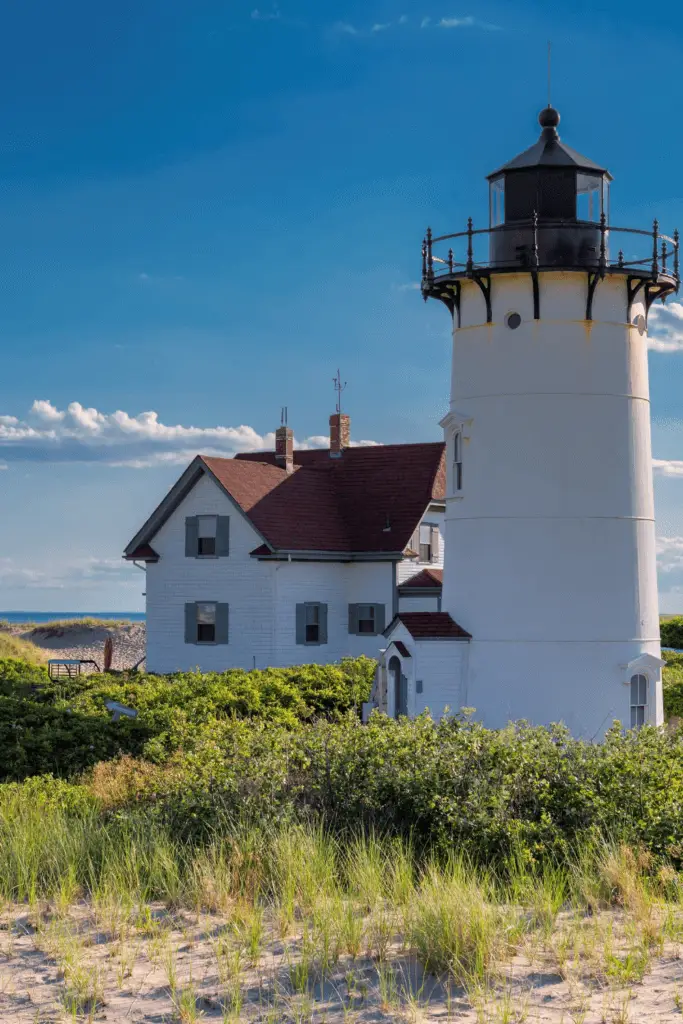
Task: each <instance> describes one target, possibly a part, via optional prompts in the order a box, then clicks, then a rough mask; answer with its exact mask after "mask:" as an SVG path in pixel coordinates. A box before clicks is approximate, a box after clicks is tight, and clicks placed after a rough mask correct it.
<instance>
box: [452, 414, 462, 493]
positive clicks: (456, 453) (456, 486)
mask: <svg viewBox="0 0 683 1024" xmlns="http://www.w3.org/2000/svg"><path fill="white" fill-rule="evenodd" d="M461 490H462V433H461V431H459V430H457V431H456V432H455V434H453V493H454V494H459V492H460V491H461Z"/></svg>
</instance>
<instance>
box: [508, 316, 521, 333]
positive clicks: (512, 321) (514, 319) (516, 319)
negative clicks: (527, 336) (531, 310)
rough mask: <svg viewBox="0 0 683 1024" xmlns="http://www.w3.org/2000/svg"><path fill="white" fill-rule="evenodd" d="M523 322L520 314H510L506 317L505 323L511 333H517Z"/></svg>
mask: <svg viewBox="0 0 683 1024" xmlns="http://www.w3.org/2000/svg"><path fill="white" fill-rule="evenodd" d="M521 322H522V318H521V316H520V315H519V313H508V315H507V316H506V317H505V323H506V325H507V326H508V327H509V328H510V330H511V331H516V330H517V328H518V327H519V325H520V324H521Z"/></svg>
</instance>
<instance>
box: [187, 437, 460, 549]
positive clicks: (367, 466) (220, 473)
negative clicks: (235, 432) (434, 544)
mask: <svg viewBox="0 0 683 1024" xmlns="http://www.w3.org/2000/svg"><path fill="white" fill-rule="evenodd" d="M202 461H203V462H204V463H205V465H206V466H207V467H208V469H209V470H210V471H211V472H212V473H213V474H214V475H215V477H216V478H217V479H218V480H219V481H220V483H221V484H222V485H223V487H225V489H226V490H227V491H228V492H229V494H230V495H231V496H232V497H233V498H234V499H235V501H236V502H237V503H238V505H239V506H240V507H241V508H242V510H243V511H244V512H245V513H246V514H247V516H248V517H249V519H250V520H251V522H252V523H253V524H254V526H255V527H256V529H257V530H258V531H259V532H260V533H261V534H262V536H263V537H264V538H265V540H266V541H267V542H268V544H270V545H271V546H272V547H273V548H274V549H276V550H284V551H341V552H349V553H354V552H389V551H403V550H404V548H405V547H406V545H407V544H408V541H409V540H410V537H411V534H412V533H413V531H414V529H415V527H416V526H417V524H418V522H419V521H420V519H421V517H422V516H423V515H424V511H425V509H426V508H427V506H428V504H429V502H430V501H431V500H443V496H444V492H445V464H444V446H443V443H442V442H436V443H428V444H391V445H373V446H368V447H362V448H361V447H359V448H347V449H346V450H345V452H344V454H343V455H342V457H341V458H339V459H332V458H330V454H329V451H328V450H327V449H315V450H311V451H297V452H295V453H294V464H295V468H294V472H292V473H290V474H289V475H288V474H287V473H286V472H285V471H284V470H283V469H281V468H280V467H279V466H276V465H275V454H274V452H254V453H245V454H242V455H238V456H236V457H235V458H234V459H213V458H205V459H203V460H202ZM387 526H389V527H390V528H389V529H386V527H387Z"/></svg>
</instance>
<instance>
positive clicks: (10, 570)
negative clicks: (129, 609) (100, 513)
mask: <svg viewBox="0 0 683 1024" xmlns="http://www.w3.org/2000/svg"><path fill="white" fill-rule="evenodd" d="M102 583H106V584H108V585H113V586H122V587H128V586H136V587H137V586H139V585H140V575H139V571H136V570H135V567H134V566H131V565H130V564H129V563H128V562H124V561H123V559H121V558H88V559H81V560H80V561H76V562H72V563H68V564H66V565H62V566H58V567H55V568H54V569H52V570H46V569H45V568H40V569H36V568H30V567H27V566H26V565H24V564H22V565H21V566H18V565H17V564H16V562H15V561H14V559H12V558H0V585H1V586H2V587H3V588H9V587H12V588H13V589H14V590H64V589H66V588H67V587H70V586H74V585H78V586H79V587H85V588H92V587H97V586H99V585H100V584H102Z"/></svg>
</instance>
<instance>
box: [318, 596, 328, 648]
mask: <svg viewBox="0 0 683 1024" xmlns="http://www.w3.org/2000/svg"><path fill="white" fill-rule="evenodd" d="M318 622H319V623H320V631H319V636H320V640H319V643H321V644H326V643H327V605H326V604H321V605H319V606H318Z"/></svg>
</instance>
